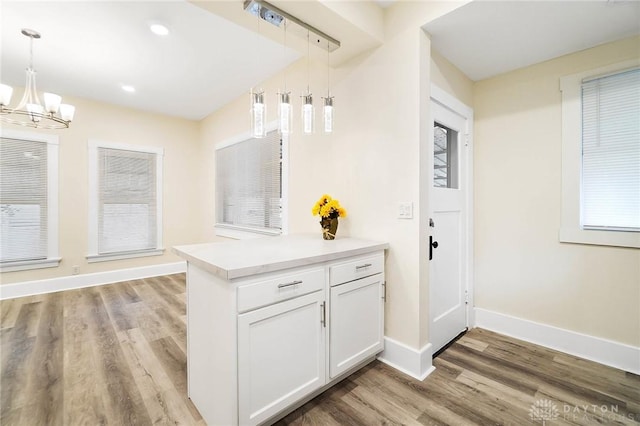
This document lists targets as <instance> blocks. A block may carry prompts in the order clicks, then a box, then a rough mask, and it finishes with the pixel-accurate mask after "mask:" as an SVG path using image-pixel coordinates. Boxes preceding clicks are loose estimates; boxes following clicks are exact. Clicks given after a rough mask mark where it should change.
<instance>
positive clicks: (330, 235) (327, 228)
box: [320, 217, 338, 240]
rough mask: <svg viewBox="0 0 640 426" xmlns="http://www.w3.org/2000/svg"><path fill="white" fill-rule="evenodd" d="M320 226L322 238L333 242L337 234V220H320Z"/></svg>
mask: <svg viewBox="0 0 640 426" xmlns="http://www.w3.org/2000/svg"><path fill="white" fill-rule="evenodd" d="M320 226H322V238H323V239H325V240H333V239H335V238H336V232H338V218H337V217H336V218H322V219H321V220H320Z"/></svg>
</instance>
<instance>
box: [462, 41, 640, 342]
mask: <svg viewBox="0 0 640 426" xmlns="http://www.w3.org/2000/svg"><path fill="white" fill-rule="evenodd" d="M638 52H640V38H638V37H635V38H630V39H626V40H622V41H619V42H615V43H610V44H606V45H602V46H598V47H595V48H592V49H588V50H585V51H582V52H578V53H575V54H572V55H567V56H564V57H561V58H558V59H554V60H551V61H547V62H544V63H541V64H537V65H534V66H530V67H527V68H524V69H520V70H517V71H514V72H510V73H507V74H504V75H500V76H497V77H495V78H491V79H488V80H484V81H481V82H478V83H476V84H475V87H474V107H475V118H476V120H475V157H474V162H475V174H474V180H475V212H474V220H475V285H476V293H475V302H476V306H477V307H480V308H483V309H487V310H491V311H495V312H499V313H503V314H508V315H512V316H515V317H519V318H523V319H527V320H531V321H536V322H540V323H543V324H548V325H552V326H555V327H560V328H564V329H567V330H571V331H574V332H579V333H584V334H587V335H591V336H596V337H601V338H605V339H609V340H613V341H616V342H620V343H625V344H629V345H633V346H636V347H638V346H640V250H637V249H625V248H614V247H601V246H588V245H579V244H566V243H560V242H559V241H558V230H559V228H560V208H561V199H560V195H561V120H562V116H561V94H560V90H559V79H560V77H562V76H564V75H569V74H574V73H578V72H581V71H585V70H590V69H595V68H598V67H602V66H605V65H608V64H612V63H616V62H621V61H624V60H628V59H632V58H637V57H638Z"/></svg>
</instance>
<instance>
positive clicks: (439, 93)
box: [422, 83, 475, 328]
mask: <svg viewBox="0 0 640 426" xmlns="http://www.w3.org/2000/svg"><path fill="white" fill-rule="evenodd" d="M432 102H436V103H438V104H440V105H441V106H443V107H444V108H446V109H448V110H450V111H452V112H454V113H455V114H457V115H459V116H460V117H462V118H463V119H464V120H465V134H464V135H463V136H464V138H465V139H464V141H465V145H466V156H465V159H464V162H463V163H461V164H460V167H465V168H466V176H465V180H464V181H463V182H461V184H463V185H466V188H467V192H466V196H465V200H464V203H465V209H466V222H465V226H466V231H467V232H466V238H465V245H466V253H465V254H466V256H465V258H466V259H465V262H464V265H463V267H464V268H465V269H466V272H467V273H466V274H465V276H466V280H465V281H466V282H465V283H464V288H465V290H466V295H467V296H466V297H467V298H466V302H467V303H466V306H465V312H466V315H465V316H466V326H467V327H468V328H473V327H474V326H475V311H474V309H473V307H474V297H473V296H474V294H473V293H474V292H473V288H474V287H473V271H474V269H473V193H474V191H473V109H472V108H471V107H469V106H467V105H465V104H464V103H463V102H461V101H460V100H458V99H457V98H455V97H454V96H452V95H450V94H449V93H447V92H446V91H444V90H443V89H441V88H440V87H438V86H437V85H435V84H433V83H431V94H430V99H429V122H428V123H429V125H428V132H427V134H428V138H427V152H428V156H427V164H426V165H423V167H426V168H430V167H431V166H432V165H433V161H434V159H433V151H434V150H433V137H434V135H433V124H432V123H433V122H434V113H433V109H432V108H431V103H432ZM427 176H428V179H427V181H426V184H427V185H428V188H427V190H426V193H427V194H428V199H429V200H433V173H431V170H430V169H429V173H428V174H427ZM427 213H428V215H429V217H433V207H432V204H431V202H430V203H429V208H428V210H427ZM428 222H429V221H428V219H425V220H424V221H423V222H422V223H425V224H426V226H425V227H424V230H423V232H422V234H423V235H424V238H426V239H427V240H428V238H429V235H430V233H431V231H430V229H429V224H428ZM428 276H429V281H431V272H429V274H428ZM429 288H430V286H429ZM429 311H430V312H429V325H428V327H429V328H430V327H431V321H432V319H433V318H432V315H431V309H429Z"/></svg>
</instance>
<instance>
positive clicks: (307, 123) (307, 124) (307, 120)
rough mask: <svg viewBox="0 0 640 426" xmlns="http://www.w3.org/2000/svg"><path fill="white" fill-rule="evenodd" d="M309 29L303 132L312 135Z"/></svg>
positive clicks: (303, 100)
mask: <svg viewBox="0 0 640 426" xmlns="http://www.w3.org/2000/svg"><path fill="white" fill-rule="evenodd" d="M309 37H310V34H309V30H307V92H306V93H305V94H304V95H302V133H304V134H305V135H310V134H312V133H313V128H314V124H315V123H314V121H315V120H314V118H315V117H314V115H315V114H314V109H313V95H312V94H311V90H310V89H309V53H310V51H309V50H310V49H309V45H310V41H309Z"/></svg>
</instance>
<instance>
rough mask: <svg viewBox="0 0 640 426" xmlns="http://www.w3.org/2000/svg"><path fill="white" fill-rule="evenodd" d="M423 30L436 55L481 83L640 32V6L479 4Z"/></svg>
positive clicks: (622, 3)
mask: <svg viewBox="0 0 640 426" xmlns="http://www.w3.org/2000/svg"><path fill="white" fill-rule="evenodd" d="M424 28H425V30H426V31H427V32H428V33H429V34H431V44H432V46H433V47H434V48H435V49H436V50H437V51H439V52H440V53H441V54H442V55H443V56H444V57H445V58H447V59H448V60H449V61H450V62H451V63H452V64H454V65H455V66H456V67H458V68H459V69H460V70H461V71H462V72H464V73H465V74H466V75H467V76H468V77H469V78H471V79H472V80H474V81H478V80H483V79H486V78H489V77H492V76H495V75H498V74H502V73H505V72H508V71H512V70H515V69H518V68H522V67H526V66H529V65H532V64H536V63H539V62H543V61H546V60H549V59H553V58H556V57H559V56H562V55H566V54H569V53H573V52H576V51H580V50H584V49H588V48H590V47H593V46H597V45H599V44H603V43H607V42H611V41H615V40H619V39H622V38H625V37H630V36H632V35H635V34H639V33H640V2H639V1H619V0H616V1H613V0H610V1H604V0H600V1H518V0H511V1H485V0H476V1H473V2H471V3H468V4H466V5H464V6H462V7H460V8H458V9H455V10H454V11H452V12H451V13H449V14H447V15H444V16H442V17H440V18H438V19H436V20H434V21H432V22H430V23H428V24H426V25H425V26H424ZM639 55H640V52H639Z"/></svg>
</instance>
